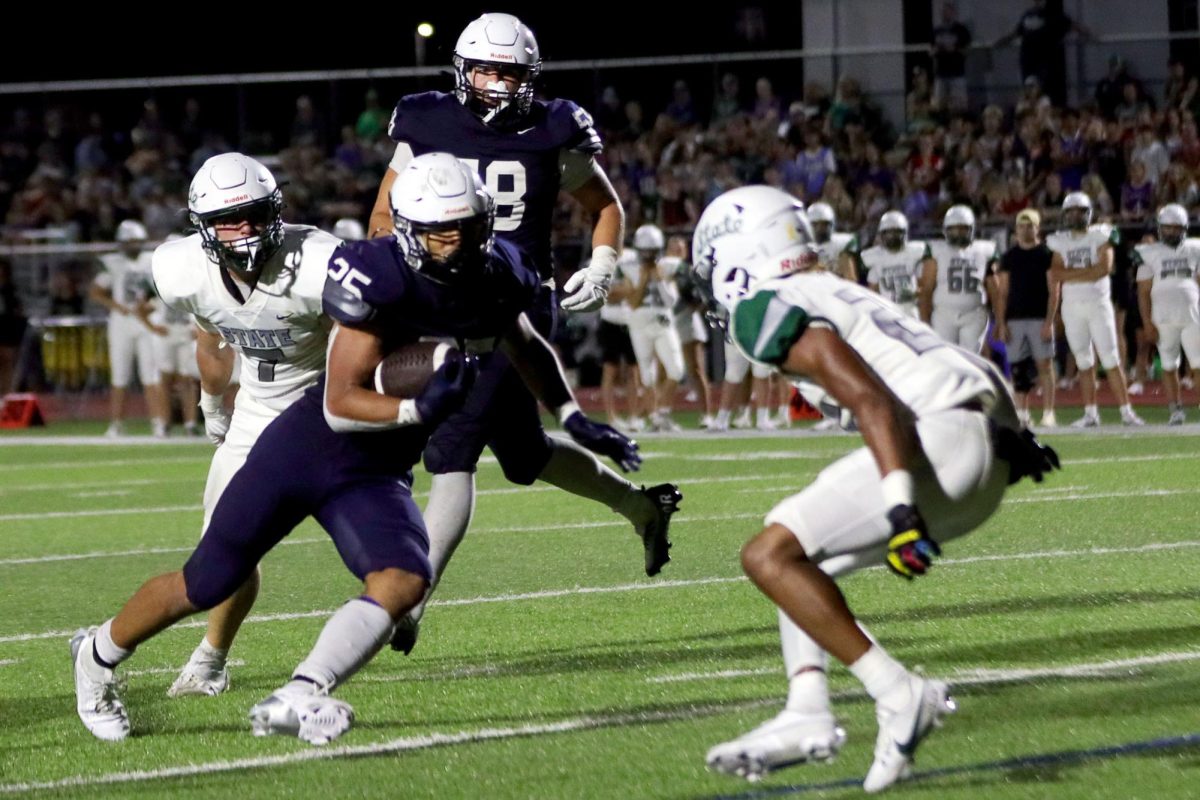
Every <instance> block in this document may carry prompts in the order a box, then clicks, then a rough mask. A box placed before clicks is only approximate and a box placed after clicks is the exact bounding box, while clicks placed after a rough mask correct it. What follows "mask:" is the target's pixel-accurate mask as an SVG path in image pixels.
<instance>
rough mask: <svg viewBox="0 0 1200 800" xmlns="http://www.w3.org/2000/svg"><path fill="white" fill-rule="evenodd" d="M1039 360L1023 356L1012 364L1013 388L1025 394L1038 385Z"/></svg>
mask: <svg viewBox="0 0 1200 800" xmlns="http://www.w3.org/2000/svg"><path fill="white" fill-rule="evenodd" d="M1037 377H1038V370H1037V362H1036V361H1034V360H1033V359H1032V358H1023V359H1021V360H1020V361H1018V362H1016V363H1015V364H1013V365H1012V379H1013V388H1014V389H1016V390H1017V391H1018V392H1021V393H1022V394H1024V393H1025V392H1028V391H1031V390H1032V389H1033V388H1034V387H1035V386H1037Z"/></svg>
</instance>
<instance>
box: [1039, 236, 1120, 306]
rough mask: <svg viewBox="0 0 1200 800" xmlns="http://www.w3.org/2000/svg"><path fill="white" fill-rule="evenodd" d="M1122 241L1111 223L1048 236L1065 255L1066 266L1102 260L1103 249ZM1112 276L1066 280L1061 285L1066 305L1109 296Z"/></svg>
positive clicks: (1049, 243) (1053, 247)
mask: <svg viewBox="0 0 1200 800" xmlns="http://www.w3.org/2000/svg"><path fill="white" fill-rule="evenodd" d="M1118 242H1120V233H1119V231H1118V230H1117V229H1116V228H1114V227H1113V226H1111V225H1105V224H1096V225H1092V226H1090V227H1088V229H1087V230H1086V231H1084V232H1083V233H1078V234H1077V233H1074V232H1072V231H1058V232H1056V233H1052V234H1050V235H1049V236H1047V237H1046V246H1047V247H1049V248H1050V249H1051V250H1052V251H1054V252H1055V253H1058V254H1059V255H1060V256H1062V260H1063V265H1064V266H1065V267H1066V268H1067V269H1087V268H1088V267H1091V266H1095V265H1096V264H1098V263H1099V262H1100V251H1101V250H1102V249H1103V248H1105V247H1107V246H1112V245H1116V244H1117V243H1118ZM1109 286H1110V279H1109V276H1107V275H1105V276H1104V277H1103V278H1098V279H1097V280H1094V281H1067V282H1064V283H1063V285H1062V301H1063V305H1067V304H1069V303H1086V304H1089V305H1091V304H1095V303H1097V302H1103V301H1106V300H1110V299H1111V296H1110V292H1109Z"/></svg>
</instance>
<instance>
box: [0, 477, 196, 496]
mask: <svg viewBox="0 0 1200 800" xmlns="http://www.w3.org/2000/svg"><path fill="white" fill-rule="evenodd" d="M197 480H198V479H197V478H196V477H195V476H191V475H189V476H186V477H182V478H130V479H128V480H118V481H91V482H87V481H85V482H82V483H79V482H75V481H72V482H70V484H67V483H66V482H64V481H59V482H58V483H29V484H26V485H24V486H20V485H18V486H0V495H3V494H14V493H16V492H61V491H62V490H63V489H66V488H71V489H107V488H115V487H118V486H157V485H159V484H163V483H196V482H197Z"/></svg>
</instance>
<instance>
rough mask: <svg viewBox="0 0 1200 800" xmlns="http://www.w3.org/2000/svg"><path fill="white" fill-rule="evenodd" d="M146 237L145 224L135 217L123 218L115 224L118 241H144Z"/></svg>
mask: <svg viewBox="0 0 1200 800" xmlns="http://www.w3.org/2000/svg"><path fill="white" fill-rule="evenodd" d="M146 238H147V235H146V226H145V225H143V224H142V223H140V222H138V221H137V220H136V219H127V220H124V221H123V222H122V223H121V224H120V225H118V226H117V241H118V242H144V241H146Z"/></svg>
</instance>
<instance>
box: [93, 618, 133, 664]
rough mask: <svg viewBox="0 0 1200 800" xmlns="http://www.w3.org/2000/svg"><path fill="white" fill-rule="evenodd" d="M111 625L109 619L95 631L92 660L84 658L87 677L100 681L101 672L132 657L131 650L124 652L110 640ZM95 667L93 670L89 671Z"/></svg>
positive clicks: (123, 649) (124, 650)
mask: <svg viewBox="0 0 1200 800" xmlns="http://www.w3.org/2000/svg"><path fill="white" fill-rule="evenodd" d="M112 623H113V621H112V620H111V619H110V620H108V621H106V622H105V623H104V624H103V625H101V626H100V628H99V630H97V631H96V638H95V640H94V644H93V645H92V658H84V659H82V661H83V667H84V671H85V672H86V673H88V677H90V678H93V679H100V678H102V677H103V675H102V674H101V672H100V671H101V670H109V669H113V668H114V667H116V666H117V665H118V664H120V663H121V662H122V661H124V660H125V659H127V658H129V657H130V656H131V655H133V651H132V650H126V649H125V648H123V647H117V645H116V643H115V642H114V641H113V640H112ZM90 667H95V670H92V669H90Z"/></svg>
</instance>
